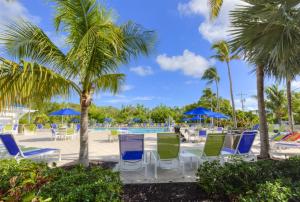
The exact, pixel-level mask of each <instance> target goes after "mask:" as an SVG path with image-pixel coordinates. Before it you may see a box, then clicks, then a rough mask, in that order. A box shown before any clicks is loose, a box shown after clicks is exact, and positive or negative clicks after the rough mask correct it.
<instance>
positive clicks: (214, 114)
mask: <svg viewBox="0 0 300 202" xmlns="http://www.w3.org/2000/svg"><path fill="white" fill-rule="evenodd" d="M207 116H208V117H210V118H215V119H230V117H229V116H226V115H224V114H222V113H218V112H210V113H209V114H208V115H207Z"/></svg>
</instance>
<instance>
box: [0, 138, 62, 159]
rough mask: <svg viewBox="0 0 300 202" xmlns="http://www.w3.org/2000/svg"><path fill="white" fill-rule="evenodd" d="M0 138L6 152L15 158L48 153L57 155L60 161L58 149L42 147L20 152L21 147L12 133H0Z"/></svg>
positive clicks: (40, 155) (43, 155)
mask: <svg viewBox="0 0 300 202" xmlns="http://www.w3.org/2000/svg"><path fill="white" fill-rule="evenodd" d="M0 139H1V141H2V143H3V145H4V146H5V148H6V150H7V152H8V154H9V155H10V156H11V157H14V158H15V159H17V160H19V159H26V158H34V157H41V158H42V157H45V156H48V155H53V154H56V155H58V161H61V153H60V150H59V149H52V148H44V149H35V150H30V151H26V152H22V150H21V148H20V147H19V146H18V144H17V143H16V141H15V139H14V136H13V135H12V134H0Z"/></svg>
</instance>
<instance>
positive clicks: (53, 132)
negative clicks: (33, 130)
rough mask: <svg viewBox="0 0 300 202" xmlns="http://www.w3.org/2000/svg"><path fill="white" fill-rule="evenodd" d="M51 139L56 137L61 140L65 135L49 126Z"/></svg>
mask: <svg viewBox="0 0 300 202" xmlns="http://www.w3.org/2000/svg"><path fill="white" fill-rule="evenodd" d="M51 135H52V140H54V141H56V140H57V139H60V140H63V139H65V135H64V134H61V133H59V132H58V131H57V130H56V129H54V128H51Z"/></svg>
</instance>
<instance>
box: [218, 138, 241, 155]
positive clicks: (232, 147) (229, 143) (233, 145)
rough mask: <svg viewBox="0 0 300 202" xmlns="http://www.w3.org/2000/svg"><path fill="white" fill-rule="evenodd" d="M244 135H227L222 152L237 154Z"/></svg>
mask: <svg viewBox="0 0 300 202" xmlns="http://www.w3.org/2000/svg"><path fill="white" fill-rule="evenodd" d="M241 137H242V134H239V135H232V134H226V135H225V139H224V144H223V148H222V151H225V152H230V153H236V152H237V148H238V145H239V142H240V139H241Z"/></svg>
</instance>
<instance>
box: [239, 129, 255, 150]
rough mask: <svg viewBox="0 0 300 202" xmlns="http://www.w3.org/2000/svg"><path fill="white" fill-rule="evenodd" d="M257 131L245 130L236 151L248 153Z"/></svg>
mask: <svg viewBox="0 0 300 202" xmlns="http://www.w3.org/2000/svg"><path fill="white" fill-rule="evenodd" d="M256 134H257V131H245V132H243V134H242V137H241V139H240V142H239V145H238V149H237V152H238V153H239V154H248V153H249V152H250V151H251V148H252V145H253V142H254V139H255V137H256Z"/></svg>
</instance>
